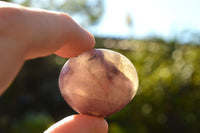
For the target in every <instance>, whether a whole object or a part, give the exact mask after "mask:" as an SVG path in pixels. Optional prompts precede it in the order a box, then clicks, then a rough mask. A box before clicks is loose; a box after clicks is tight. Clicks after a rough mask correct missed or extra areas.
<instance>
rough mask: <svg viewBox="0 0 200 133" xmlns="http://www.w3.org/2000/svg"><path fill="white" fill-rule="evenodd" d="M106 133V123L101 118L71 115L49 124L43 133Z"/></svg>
mask: <svg viewBox="0 0 200 133" xmlns="http://www.w3.org/2000/svg"><path fill="white" fill-rule="evenodd" d="M66 132H67V133H80V132H81V133H107V132H108V124H107V122H106V120H104V119H103V118H98V117H94V116H88V115H73V116H69V117H66V118H64V119H63V120H61V121H59V122H57V123H56V124H54V125H53V126H51V127H50V128H49V129H48V130H46V131H45V132H44V133H66Z"/></svg>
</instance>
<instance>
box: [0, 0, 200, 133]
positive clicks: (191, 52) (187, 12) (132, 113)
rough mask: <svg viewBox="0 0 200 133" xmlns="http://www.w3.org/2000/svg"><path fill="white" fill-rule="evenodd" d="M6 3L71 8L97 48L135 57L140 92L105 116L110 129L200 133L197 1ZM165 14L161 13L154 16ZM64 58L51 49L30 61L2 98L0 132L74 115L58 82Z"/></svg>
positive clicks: (34, 132)
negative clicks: (63, 96)
mask: <svg viewBox="0 0 200 133" xmlns="http://www.w3.org/2000/svg"><path fill="white" fill-rule="evenodd" d="M7 1H9V2H13V3H18V4H22V5H25V6H30V7H36V8H43V9H48V10H56V11H62V12H66V13H68V14H70V15H71V16H72V17H73V18H74V19H75V20H76V21H77V22H78V23H79V24H80V25H82V26H83V27H85V28H86V29H87V30H89V31H90V32H92V33H93V34H94V35H95V38H96V46H95V47H96V48H108V49H113V50H115V51H118V52H120V53H122V54H124V55H125V56H126V57H128V58H129V59H130V60H131V61H132V62H133V64H134V65H135V67H136V69H137V71H138V76H139V82H140V86H139V90H138V92H137V95H136V96H135V98H134V99H133V101H132V102H131V103H130V104H128V106H126V107H125V108H124V109H122V110H121V111H119V112H118V113H116V114H114V115H112V116H110V117H108V118H106V120H107V121H108V123H109V133H177V132H181V133H198V132H199V131H200V70H199V68H200V45H199V44H200V27H198V26H199V24H200V23H199V22H200V20H199V17H198V14H199V15H200V10H199V9H200V8H198V9H197V7H198V6H199V5H198V2H199V1H198V0H196V1H195V0H191V1H189V0H182V1H180V0H174V3H171V4H169V3H170V0H169V1H168V2H169V3H168V2H167V1H165V0H163V4H164V5H166V7H165V8H163V5H160V7H159V4H158V3H159V2H158V1H157V0H151V1H147V0H146V1H145V0H142V2H140V3H139V4H138V2H137V1H135V0H133V1H132V0H124V1H122V0H121V1H120V2H121V3H120V2H119V1H112V0H7ZM117 3H118V4H117ZM127 3H128V4H127ZM160 3H162V2H160ZM184 3H185V4H184ZM120 4H121V5H120ZM124 4H125V5H127V7H126V6H124ZM128 5H129V6H128ZM155 5H157V6H155ZM131 7H134V8H133V9H136V7H137V8H138V9H141V10H138V12H137V10H135V11H134V10H132V8H131ZM154 7H157V8H154ZM151 8H152V10H151ZM114 9H115V10H114ZM127 9H128V10H127ZM164 9H165V10H164ZM142 11H144V12H142ZM151 11H153V12H151ZM177 11H178V12H177ZM160 12H163V13H161V14H160V17H159V14H157V15H158V16H156V13H160ZM121 13H122V14H121ZM151 13H152V14H151ZM145 15H146V16H145ZM181 15H182V16H181ZM138 16H140V17H141V18H140V17H139V18H140V19H138ZM170 16H173V17H172V18H176V19H170ZM143 21H145V22H143ZM140 22H141V25H139V24H138V23H140ZM142 22H143V23H142ZM152 24H153V25H152ZM159 24H161V25H160V26H159ZM148 26H149V27H148ZM170 26H171V27H170ZM140 31H141V32H140ZM66 60H67V59H64V58H61V57H58V56H56V55H51V56H48V57H45V58H38V59H34V60H30V61H27V62H26V63H25V64H24V66H23V68H22V70H21V71H20V73H19V75H18V76H17V78H16V79H15V80H14V81H13V83H12V84H11V85H10V87H9V89H8V90H7V91H6V92H5V93H4V94H3V95H2V96H1V97H0V133H40V132H43V131H44V130H45V129H47V128H48V127H49V126H50V125H52V124H53V123H55V122H56V121H58V120H60V119H62V118H64V117H66V116H68V115H72V114H75V113H76V112H74V111H73V110H72V109H71V108H70V107H69V106H68V105H67V103H66V102H65V101H64V99H63V98H62V97H61V94H60V91H59V87H58V77H59V72H60V70H61V68H62V66H63V64H64V63H65V62H66Z"/></svg>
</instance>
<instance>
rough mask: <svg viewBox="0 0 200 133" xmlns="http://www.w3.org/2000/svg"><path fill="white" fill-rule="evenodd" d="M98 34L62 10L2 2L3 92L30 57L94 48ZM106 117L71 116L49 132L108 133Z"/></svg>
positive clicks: (0, 90) (0, 85)
mask: <svg viewBox="0 0 200 133" xmlns="http://www.w3.org/2000/svg"><path fill="white" fill-rule="evenodd" d="M94 44H95V40H94V37H93V36H92V35H91V34H90V33H89V32H87V31H86V30H84V29H83V28H82V27H80V26H79V25H78V24H77V23H75V22H74V21H73V19H72V18H71V17H70V16H69V15H67V14H65V13H59V12H51V11H46V10H41V9H33V8H27V7H22V6H19V5H15V4H10V3H6V2H0V95H1V94H2V93H3V92H4V91H5V90H6V88H8V86H9V84H10V83H11V82H12V80H14V78H15V77H16V75H17V73H18V72H19V70H20V68H21V67H22V65H23V64H24V62H25V61H26V60H28V59H33V58H37V57H43V56H48V55H51V54H57V55H59V56H62V57H65V58H70V57H74V56H77V55H78V54H80V53H82V52H84V51H86V50H89V49H92V48H93V47H94ZM107 130H108V125H107V123H106V121H105V120H104V119H102V118H96V117H92V116H87V115H74V116H69V117H67V118H65V119H63V120H61V121H60V122H58V123H56V124H55V125H53V126H52V127H50V128H49V129H48V130H47V131H46V132H45V133H64V132H68V133H80V132H81V133H106V132H107Z"/></svg>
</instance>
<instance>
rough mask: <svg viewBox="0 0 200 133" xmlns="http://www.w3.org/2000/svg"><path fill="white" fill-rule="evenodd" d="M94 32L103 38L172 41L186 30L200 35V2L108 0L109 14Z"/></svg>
mask: <svg viewBox="0 0 200 133" xmlns="http://www.w3.org/2000/svg"><path fill="white" fill-rule="evenodd" d="M127 15H129V16H130V17H131V18H132V20H133V26H132V27H128V26H127V23H126V16H127ZM90 30H91V32H93V33H94V34H96V35H100V36H102V35H103V36H114V37H122V38H123V37H130V36H131V37H134V38H145V37H149V36H154V35H156V36H159V37H162V38H164V39H172V38H173V37H174V36H175V35H177V34H179V33H181V32H182V31H184V30H195V31H200V0H105V14H104V15H103V17H102V18H101V21H100V23H99V24H98V25H96V26H94V27H92V28H91V29H90Z"/></svg>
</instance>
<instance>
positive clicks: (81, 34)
mask: <svg viewBox="0 0 200 133" xmlns="http://www.w3.org/2000/svg"><path fill="white" fill-rule="evenodd" d="M62 17H63V22H64V21H65V22H66V23H67V24H68V25H66V27H63V30H65V31H66V32H64V34H65V35H66V36H65V38H66V42H65V43H64V45H62V46H61V47H60V48H59V49H58V50H57V51H56V52H55V54H56V55H59V56H61V57H65V58H71V57H74V56H77V55H79V54H81V53H83V52H85V51H87V50H90V49H92V48H94V46H95V38H94V36H93V35H92V34H91V33H90V32H88V31H87V30H86V29H84V28H83V27H81V26H80V25H79V24H77V23H76V22H75V21H74V20H73V19H72V18H71V17H70V16H69V15H67V14H62Z"/></svg>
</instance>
